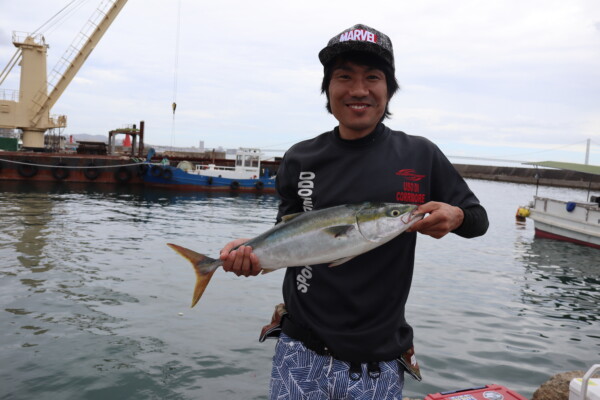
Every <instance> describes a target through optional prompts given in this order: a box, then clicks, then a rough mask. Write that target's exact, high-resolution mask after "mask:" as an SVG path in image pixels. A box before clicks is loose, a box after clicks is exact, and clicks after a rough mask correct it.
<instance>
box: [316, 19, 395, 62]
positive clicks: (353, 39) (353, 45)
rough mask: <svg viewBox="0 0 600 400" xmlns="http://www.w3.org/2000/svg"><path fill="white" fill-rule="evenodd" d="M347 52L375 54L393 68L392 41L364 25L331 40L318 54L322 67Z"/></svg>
mask: <svg viewBox="0 0 600 400" xmlns="http://www.w3.org/2000/svg"><path fill="white" fill-rule="evenodd" d="M348 51H364V52H367V53H372V54H375V55H377V56H379V57H381V58H382V59H383V60H385V61H386V62H387V63H388V64H390V66H391V67H392V68H394V49H393V48H392V41H391V40H390V38H389V37H388V36H387V35H386V34H385V33H381V32H379V31H378V30H376V29H373V28H371V27H368V26H366V25H362V24H357V25H354V26H353V27H351V28H348V29H346V30H345V31H343V32H341V33H339V34H338V35H336V36H334V37H332V38H331V40H330V41H329V42H328V43H327V47H325V48H324V49H323V50H321V51H320V52H319V60H321V64H323V65H324V66H325V65H326V64H327V63H329V62H330V61H331V60H333V59H334V58H335V57H337V56H339V55H340V54H342V53H346V52H348Z"/></svg>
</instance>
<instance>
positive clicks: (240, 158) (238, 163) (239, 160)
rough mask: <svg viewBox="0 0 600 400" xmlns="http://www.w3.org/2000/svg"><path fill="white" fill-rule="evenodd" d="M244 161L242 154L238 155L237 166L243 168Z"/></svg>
mask: <svg viewBox="0 0 600 400" xmlns="http://www.w3.org/2000/svg"><path fill="white" fill-rule="evenodd" d="M242 159H243V157H242V155H241V154H238V155H237V156H236V157H235V165H236V166H238V167H241V166H242V165H243V164H242Z"/></svg>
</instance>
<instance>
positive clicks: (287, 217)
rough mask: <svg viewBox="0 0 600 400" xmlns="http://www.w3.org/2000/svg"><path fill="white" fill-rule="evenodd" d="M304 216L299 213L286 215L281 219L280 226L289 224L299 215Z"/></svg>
mask: <svg viewBox="0 0 600 400" xmlns="http://www.w3.org/2000/svg"><path fill="white" fill-rule="evenodd" d="M302 214H304V213H301V212H299V213H294V214H288V215H284V216H283V217H281V222H280V224H283V223H286V222H289V221H291V220H293V219H294V218H296V217H297V216H298V215H302Z"/></svg>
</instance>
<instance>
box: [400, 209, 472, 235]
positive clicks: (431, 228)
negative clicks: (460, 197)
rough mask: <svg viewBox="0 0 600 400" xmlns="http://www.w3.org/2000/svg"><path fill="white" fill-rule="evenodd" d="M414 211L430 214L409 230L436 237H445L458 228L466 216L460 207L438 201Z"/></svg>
mask: <svg viewBox="0 0 600 400" xmlns="http://www.w3.org/2000/svg"><path fill="white" fill-rule="evenodd" d="M414 213H415V214H429V215H428V216H426V217H425V218H423V219H422V220H421V221H419V222H417V223H416V224H414V225H413V226H412V227H411V228H410V229H409V230H408V232H420V233H422V234H424V235H429V236H431V237H434V238H436V239H440V238H443V237H444V236H446V234H447V233H448V232H452V231H453V230H455V229H456V228H458V227H459V226H460V225H461V224H462V222H463V219H464V217H465V214H464V213H463V210H461V209H460V208H458V207H455V206H451V205H450V204H446V203H439V202H437V201H430V202H429V203H425V204H422V205H420V206H419V207H418V208H417V209H416V210H415V211H414Z"/></svg>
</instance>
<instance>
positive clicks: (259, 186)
mask: <svg viewBox="0 0 600 400" xmlns="http://www.w3.org/2000/svg"><path fill="white" fill-rule="evenodd" d="M254 187H255V188H257V189H258V190H262V188H264V187H265V184H264V183H263V182H262V181H258V182H256V183H255V184H254Z"/></svg>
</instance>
